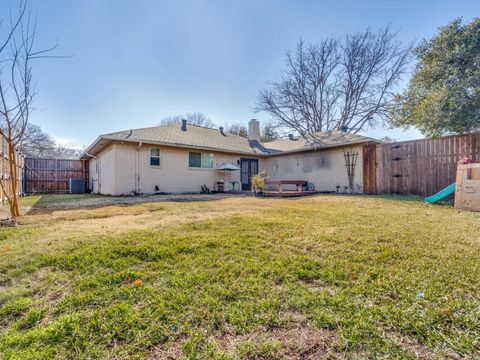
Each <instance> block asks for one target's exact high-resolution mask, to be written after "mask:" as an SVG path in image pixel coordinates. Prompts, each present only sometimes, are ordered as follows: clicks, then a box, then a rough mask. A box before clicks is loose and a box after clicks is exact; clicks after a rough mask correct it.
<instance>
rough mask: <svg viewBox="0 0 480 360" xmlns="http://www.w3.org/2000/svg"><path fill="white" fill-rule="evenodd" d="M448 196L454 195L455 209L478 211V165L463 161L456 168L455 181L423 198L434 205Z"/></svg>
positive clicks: (479, 164)
mask: <svg viewBox="0 0 480 360" xmlns="http://www.w3.org/2000/svg"><path fill="white" fill-rule="evenodd" d="M450 195H455V208H456V209H464V210H470V211H480V163H476V164H472V163H471V161H470V160H469V159H463V160H462V161H460V162H459V163H458V166H457V181H456V182H454V183H453V184H450V185H449V186H447V187H446V188H445V189H443V190H441V191H439V192H438V193H436V194H434V195H432V196H428V197H426V198H425V202H427V203H430V204H434V203H436V202H438V201H440V200H442V199H445V198H446V197H448V196H450Z"/></svg>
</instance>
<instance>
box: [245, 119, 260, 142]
mask: <svg viewBox="0 0 480 360" xmlns="http://www.w3.org/2000/svg"><path fill="white" fill-rule="evenodd" d="M248 141H257V142H259V141H260V123H259V122H258V120H257V119H252V120H250V121H249V122H248Z"/></svg>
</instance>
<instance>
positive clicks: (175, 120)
mask: <svg viewBox="0 0 480 360" xmlns="http://www.w3.org/2000/svg"><path fill="white" fill-rule="evenodd" d="M182 120H187V123H189V124H191V125H197V126H203V127H206V128H214V127H216V125H215V123H214V122H213V121H212V120H210V119H209V118H207V117H206V116H205V115H204V114H203V113H201V112H197V113H188V114H184V115H173V116H168V117H166V118H164V119H162V121H161V122H160V125H172V124H180V123H181V122H182Z"/></svg>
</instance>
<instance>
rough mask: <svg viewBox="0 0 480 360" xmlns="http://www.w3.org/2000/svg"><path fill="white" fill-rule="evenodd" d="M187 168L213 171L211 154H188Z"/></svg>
mask: <svg viewBox="0 0 480 360" xmlns="http://www.w3.org/2000/svg"><path fill="white" fill-rule="evenodd" d="M188 166H189V167H191V168H201V169H213V154H208V153H197V152H190V153H188Z"/></svg>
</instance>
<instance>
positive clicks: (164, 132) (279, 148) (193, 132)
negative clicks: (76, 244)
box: [82, 124, 378, 157]
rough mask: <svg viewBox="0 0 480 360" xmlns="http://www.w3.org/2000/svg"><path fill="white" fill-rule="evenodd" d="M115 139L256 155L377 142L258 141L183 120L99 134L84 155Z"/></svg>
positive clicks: (338, 138) (343, 138) (331, 138)
mask: <svg viewBox="0 0 480 360" xmlns="http://www.w3.org/2000/svg"><path fill="white" fill-rule="evenodd" d="M113 141H124V142H135V143H147V144H158V145H165V146H174V147H184V148H196V149H204V150H212V151H220V152H228V153H238V154H245V155H257V156H258V155H260V156H262V155H264V156H267V155H280V154H284V153H290V152H301V151H310V150H317V149H322V148H328V147H336V146H344V145H350V144H358V143H364V142H369V141H374V142H378V141H377V140H375V139H372V138H368V137H365V136H361V135H355V134H347V133H342V132H323V133H317V134H315V136H311V138H309V139H308V140H305V139H303V138H294V139H293V140H290V139H283V140H276V141H272V142H265V143H259V142H252V141H249V140H248V139H246V138H244V137H241V136H238V135H233V134H230V133H227V132H225V133H223V132H220V131H219V130H218V129H211V128H205V127H201V126H196V125H191V124H188V125H187V128H186V130H183V129H182V124H173V125H165V126H155V127H149V128H142V129H132V130H125V131H119V132H114V133H109V134H104V135H100V136H99V137H98V138H97V139H96V140H95V141H94V142H93V143H92V145H90V146H89V147H88V148H87V150H86V151H85V153H84V154H83V155H82V157H88V155H95V154H97V153H98V152H99V151H101V150H102V149H103V148H104V147H105V146H107V145H108V144H110V143H111V142H113Z"/></svg>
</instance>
